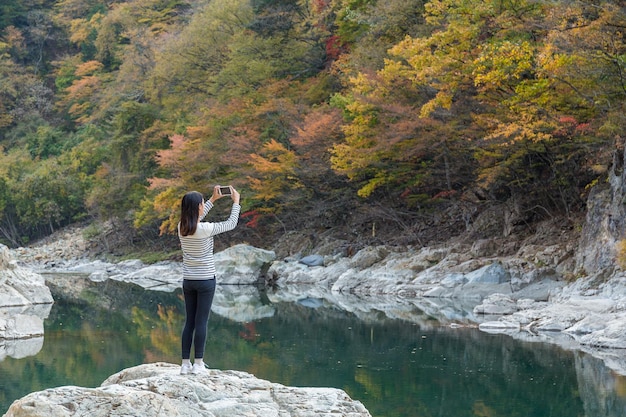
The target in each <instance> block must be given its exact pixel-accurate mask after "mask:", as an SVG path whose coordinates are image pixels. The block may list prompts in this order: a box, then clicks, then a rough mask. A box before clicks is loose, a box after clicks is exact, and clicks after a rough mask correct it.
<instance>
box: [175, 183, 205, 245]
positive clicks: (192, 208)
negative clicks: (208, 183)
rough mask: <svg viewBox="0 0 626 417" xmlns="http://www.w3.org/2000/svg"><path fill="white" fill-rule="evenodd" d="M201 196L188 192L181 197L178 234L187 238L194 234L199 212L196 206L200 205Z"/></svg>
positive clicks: (194, 192)
mask: <svg viewBox="0 0 626 417" xmlns="http://www.w3.org/2000/svg"><path fill="white" fill-rule="evenodd" d="M202 200H204V198H203V197H202V194H200V193H199V192H197V191H189V192H188V193H187V194H185V195H184V196H183V200H182V201H181V203H180V234H181V235H182V236H189V235H193V234H194V233H196V228H197V227H198V218H199V217H200V212H199V210H198V206H199V205H200V204H202Z"/></svg>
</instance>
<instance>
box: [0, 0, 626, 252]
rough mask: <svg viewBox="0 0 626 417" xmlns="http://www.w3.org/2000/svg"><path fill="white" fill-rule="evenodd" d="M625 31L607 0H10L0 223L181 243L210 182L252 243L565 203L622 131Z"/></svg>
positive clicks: (529, 215)
mask: <svg viewBox="0 0 626 417" xmlns="http://www.w3.org/2000/svg"><path fill="white" fill-rule="evenodd" d="M625 31H626V4H625V3H624V2H618V1H600V0H598V1H591V0H589V1H588V0H582V1H549V0H432V1H422V0H384V1H383V0H378V1H377V0H273V1H272V0H127V1H123V0H4V1H3V2H2V4H0V149H1V152H0V159H1V161H0V242H1V243H4V244H6V245H8V246H10V247H15V246H20V245H26V244H28V243H29V242H32V241H34V240H36V239H39V238H42V237H44V236H46V235H49V234H51V233H52V232H54V231H55V230H58V229H59V228H62V227H64V226H67V225H71V224H76V223H86V224H89V223H94V224H96V223H98V222H106V221H110V222H113V224H115V225H116V228H117V229H118V230H121V231H123V232H124V233H125V234H127V235H128V236H129V239H130V240H131V241H135V242H144V243H148V244H153V243H154V242H172V244H174V243H173V242H174V240H173V239H172V238H171V237H172V235H173V230H174V229H175V225H176V223H177V217H178V214H179V204H180V199H181V197H182V195H183V194H184V193H185V192H186V191H188V190H198V191H201V192H203V193H204V194H205V195H206V196H207V197H208V195H209V194H210V192H211V188H212V186H213V185H215V184H221V185H226V184H232V185H233V186H235V187H236V188H237V189H239V190H240V191H241V193H242V218H241V227H240V228H239V232H238V233H239V235H238V236H239V239H243V238H245V239H246V240H247V241H249V242H250V243H252V244H256V245H259V246H269V245H271V243H272V242H273V241H275V240H276V239H277V238H278V237H279V236H281V235H284V234H285V233H286V232H291V231H297V230H307V233H311V234H313V235H315V236H318V237H319V236H323V235H324V234H325V233H335V236H336V237H340V238H342V239H346V240H349V241H355V242H356V241H360V242H366V241H373V240H376V239H378V240H381V239H382V240H383V241H384V242H385V243H389V244H424V243H426V242H428V241H432V240H436V239H438V238H440V239H443V238H444V237H448V236H452V235H454V234H455V233H459V232H460V231H463V230H465V229H466V227H467V225H468V224H469V223H471V221H472V218H474V217H475V216H476V213H479V212H480V211H484V210H486V209H487V208H489V207H495V206H498V205H506V206H507V207H512V208H513V211H514V212H515V213H517V220H516V221H517V222H519V223H523V224H525V225H528V224H532V223H533V222H537V221H540V220H542V219H547V218H556V217H562V218H573V217H576V216H577V215H580V213H582V212H584V210H585V202H586V197H587V194H588V193H589V190H590V189H591V188H592V187H593V186H596V185H602V184H603V183H606V179H607V172H608V170H609V169H611V167H612V166H613V163H614V159H615V155H616V154H617V151H621V150H623V147H624V139H623V136H624V135H623V133H622V132H623V131H624V127H625V126H626V113H625V111H624V104H625V103H626V101H625V98H626V36H625V33H624V32H625ZM220 204H221V202H220V203H218V206H219V207H224V208H226V207H227V204H224V205H223V206H222V205H220ZM219 207H218V208H216V209H217V210H218V211H219V209H220V208H219ZM485 233H487V231H485ZM500 233H501V231H500Z"/></svg>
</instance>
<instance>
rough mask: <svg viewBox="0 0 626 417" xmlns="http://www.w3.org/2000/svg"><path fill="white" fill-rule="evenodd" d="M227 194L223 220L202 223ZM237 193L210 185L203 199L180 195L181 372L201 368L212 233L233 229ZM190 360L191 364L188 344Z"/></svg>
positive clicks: (210, 278)
mask: <svg viewBox="0 0 626 417" xmlns="http://www.w3.org/2000/svg"><path fill="white" fill-rule="evenodd" d="M228 194H230V197H231V198H232V200H233V207H232V209H231V210H230V216H229V217H228V219H227V220H226V221H223V222H219V223H211V222H203V221H202V219H204V217H205V216H206V215H207V214H208V212H209V210H211V208H213V204H214V203H215V201H217V200H219V199H220V198H222V197H224V196H225V195H228ZM240 210H241V206H240V205H239V193H238V192H237V190H235V189H234V188H233V187H232V186H229V187H220V186H215V187H214V188H213V195H212V196H211V198H209V199H208V200H207V201H204V198H203V197H202V194H200V193H199V192H197V191H190V192H188V193H187V194H185V195H184V196H183V199H182V202H181V210H180V222H179V223H178V237H179V239H180V246H181V248H182V250H183V294H184V297H185V326H184V328H183V333H182V359H183V363H182V366H181V368H180V373H181V374H182V375H186V374H189V373H191V374H194V375H195V374H199V373H202V372H204V371H205V364H204V360H203V358H204V345H205V343H206V338H207V323H208V321H209V314H210V312H211V304H212V303H213V296H214V295H215V278H216V277H215V276H216V270H215V260H214V258H213V236H215V235H218V234H220V233H224V232H227V231H229V230H233V229H234V228H235V226H237V222H238V220H239V211H240ZM192 344H193V347H194V363H193V365H192V364H191V359H190V358H191V345H192Z"/></svg>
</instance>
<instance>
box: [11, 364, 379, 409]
mask: <svg viewBox="0 0 626 417" xmlns="http://www.w3.org/2000/svg"><path fill="white" fill-rule="evenodd" d="M179 371H180V366H178V365H173V364H167V363H154V364H146V365H140V366H136V367H133V368H129V369H126V370H123V371H121V372H119V373H117V374H115V375H112V376H111V377H109V378H107V380H106V381H104V382H103V383H102V385H101V386H100V387H99V388H81V387H75V386H65V387H59V388H51V389H47V390H44V391H39V392H34V393H31V394H29V395H27V396H25V397H23V398H21V399H19V400H17V401H15V402H14V403H13V404H12V405H11V407H10V408H9V410H8V411H7V413H6V414H5V417H17V416H30V417H61V416H63V417H66V416H68V417H69V416H89V417H105V416H106V417H108V416H142V417H152V416H154V417H157V416H158V417H161V416H184V417H189V416H206V417H231V416H249V417H255V416H258V417H287V416H290V417H313V416H315V417H317V416H320V417H336V416H344V417H370V416H371V415H370V413H369V412H368V411H367V409H365V407H364V406H363V404H361V403H360V402H359V401H355V400H352V399H351V398H350V397H349V396H348V395H347V394H346V393H345V392H344V391H343V390H340V389H335V388H295V387H287V386H284V385H281V384H276V383H272V382H269V381H265V380H262V379H258V378H256V377H254V376H253V375H250V374H248V373H245V372H238V371H219V370H209V371H208V372H207V373H206V374H205V375H184V376H183V375H180V374H179Z"/></svg>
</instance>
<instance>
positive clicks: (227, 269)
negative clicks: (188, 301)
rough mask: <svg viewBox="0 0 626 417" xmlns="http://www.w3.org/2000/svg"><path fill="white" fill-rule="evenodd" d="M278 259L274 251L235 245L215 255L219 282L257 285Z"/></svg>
mask: <svg viewBox="0 0 626 417" xmlns="http://www.w3.org/2000/svg"><path fill="white" fill-rule="evenodd" d="M274 259H276V254H275V253H274V252H273V251H269V250H265V249H260V248H255V247H254V246H250V245H244V244H241V245H235V246H231V247H230V248H228V249H225V250H223V251H220V252H217V253H216V254H215V264H216V266H217V276H218V282H220V283H222V284H255V283H257V282H259V281H260V280H261V281H262V276H261V275H262V274H263V272H264V271H265V269H267V267H269V264H270V263H271V262H272V261H273V260H274Z"/></svg>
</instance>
